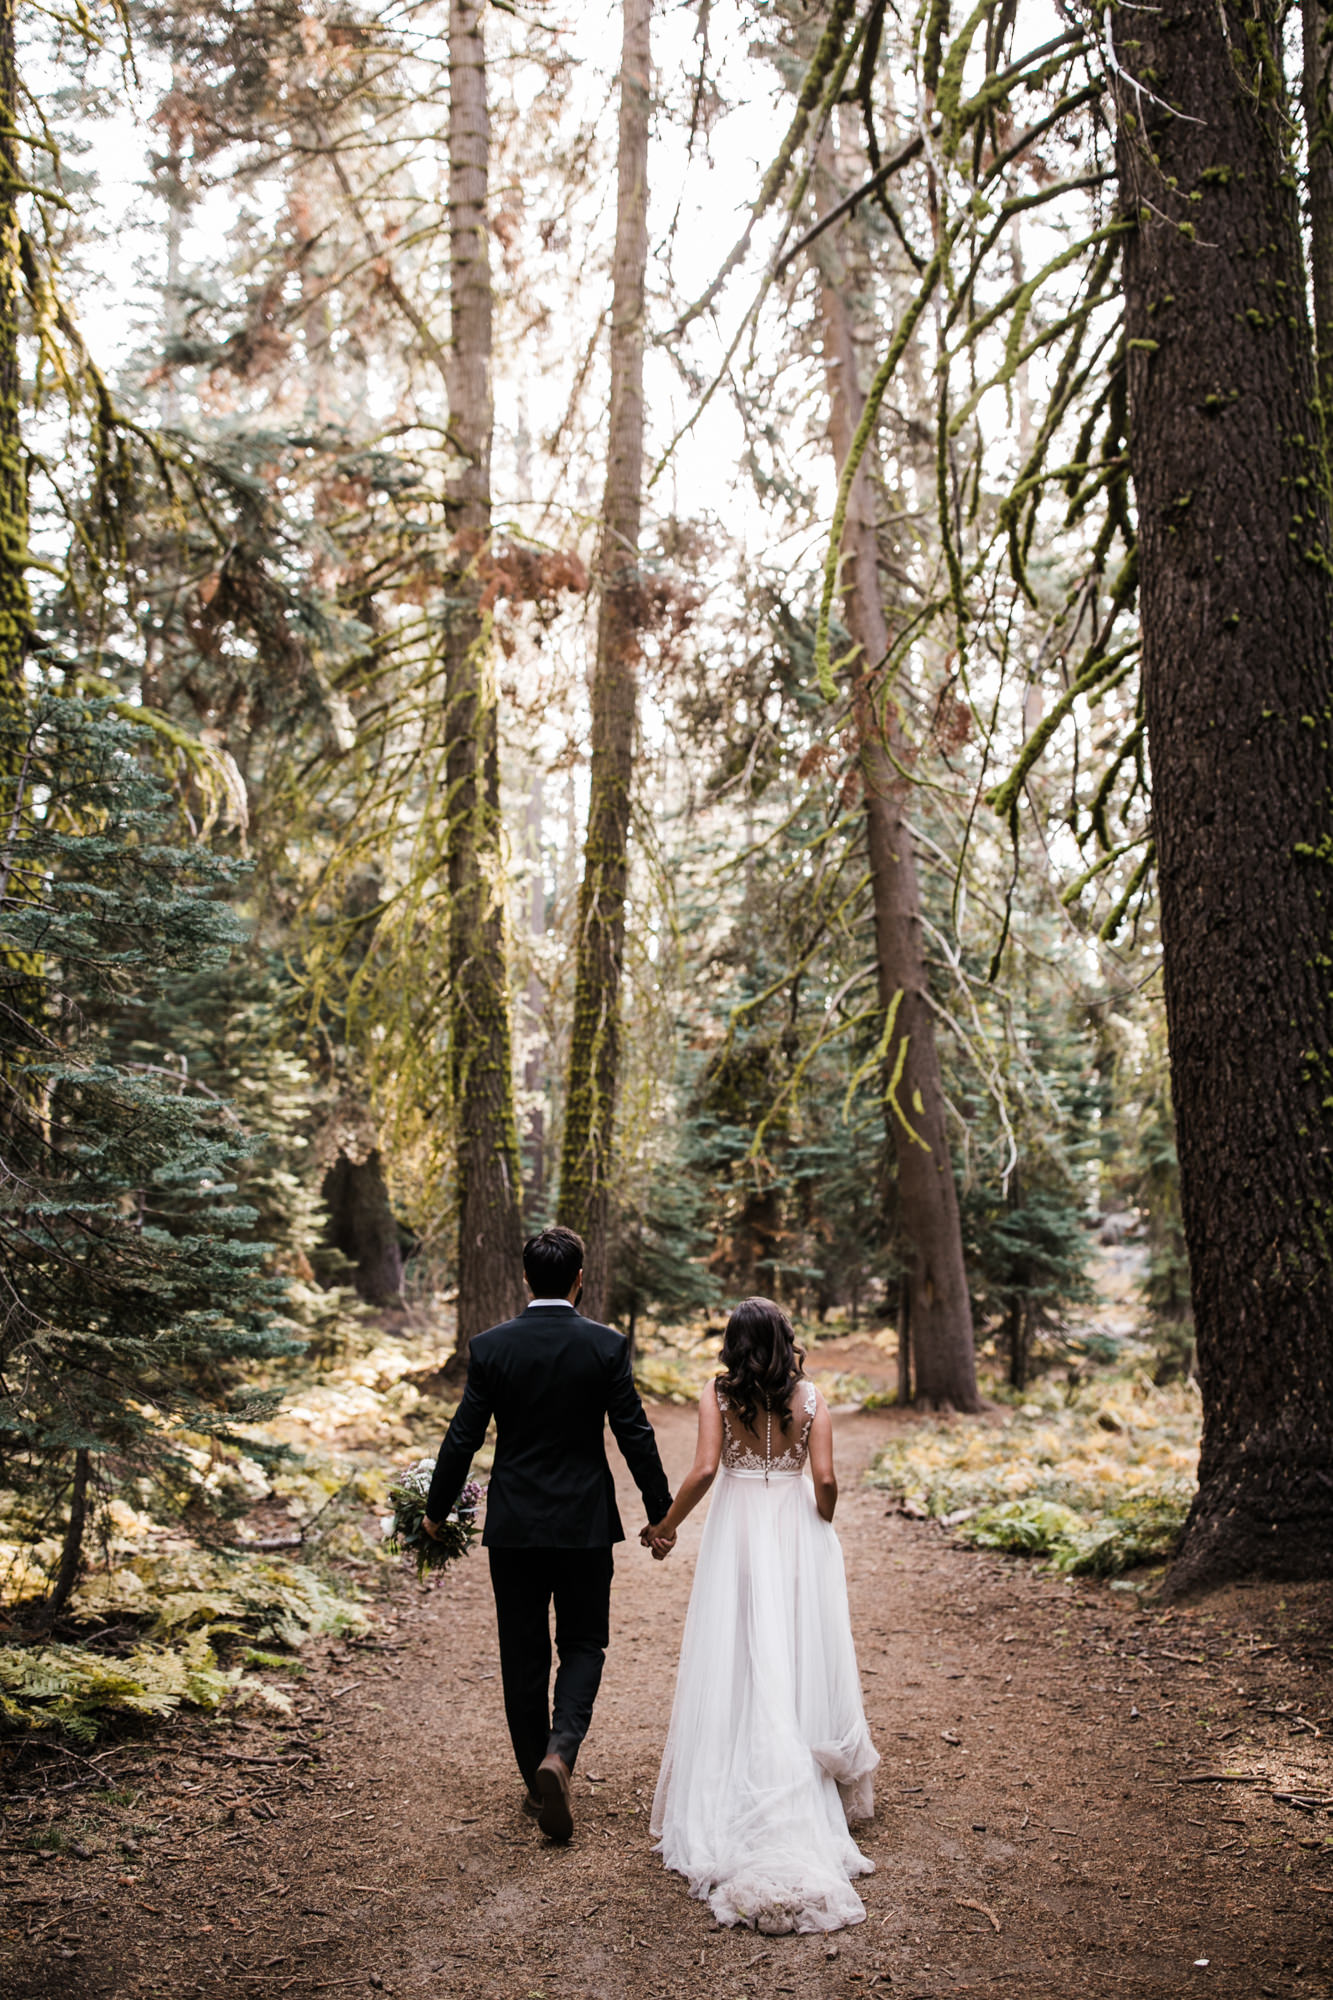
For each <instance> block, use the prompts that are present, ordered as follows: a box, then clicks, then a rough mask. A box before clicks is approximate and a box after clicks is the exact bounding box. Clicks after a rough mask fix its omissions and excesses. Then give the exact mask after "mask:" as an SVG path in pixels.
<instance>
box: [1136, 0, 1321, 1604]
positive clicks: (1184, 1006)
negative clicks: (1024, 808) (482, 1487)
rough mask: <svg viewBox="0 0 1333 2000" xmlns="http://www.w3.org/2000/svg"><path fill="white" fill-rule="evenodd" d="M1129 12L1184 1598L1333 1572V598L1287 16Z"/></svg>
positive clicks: (1189, 0)
mask: <svg viewBox="0 0 1333 2000" xmlns="http://www.w3.org/2000/svg"><path fill="white" fill-rule="evenodd" d="M1114 18H1115V21H1116V24H1117V28H1118V29H1119V30H1123V33H1124V35H1125V36H1126V37H1127V38H1128V37H1131V36H1132V38H1133V39H1126V40H1125V41H1123V42H1122V44H1121V47H1120V50H1119V61H1120V63H1121V64H1122V65H1123V67H1124V70H1125V71H1126V73H1127V77H1128V79H1130V80H1128V81H1122V82H1120V83H1119V85H1118V89H1119V100H1120V101H1119V113H1120V131H1119V135H1118V140H1117V146H1118V168H1119V175H1120V185H1121V193H1122V201H1123V204H1124V208H1125V212H1126V214H1127V216H1129V217H1130V218H1132V219H1133V220H1134V222H1135V223H1136V225H1137V226H1136V228H1135V229H1134V231H1133V233H1132V234H1131V235H1129V236H1128V237H1127V238H1126V253H1125V254H1126V264H1125V326H1126V336H1127V341H1128V348H1129V395H1130V452H1131V465H1132V470H1133V475H1134V482H1135V487H1136V490H1137V499H1138V512H1139V537H1140V541H1139V550H1140V570H1141V593H1142V594H1141V616H1142V625H1143V688H1144V702H1145V709H1146V715H1147V723H1148V738H1149V744H1150V747H1151V753H1152V774H1153V822H1154V831H1155V837H1156V843H1157V855H1158V871H1159V879H1160V894H1161V929H1162V948H1163V960H1164V972H1165V985H1166V1011H1167V1026H1168V1032H1169V1038H1170V1049H1171V1080H1172V1090H1173V1096H1174V1101H1175V1110H1176V1126H1177V1136H1178V1145H1179V1154H1180V1193H1181V1207H1182V1211H1183V1216H1184V1225H1185V1238H1186V1242H1187V1244H1188V1246H1189V1256H1190V1272H1191V1279H1192V1290H1193V1295H1194V1311H1195V1323H1196V1329H1197V1336H1198V1355H1199V1381H1200V1386H1201V1388H1202V1391H1203V1408H1204V1428H1203V1448H1202V1452H1201V1455H1200V1461H1199V1490H1198V1494H1197V1496H1196V1499H1195V1502H1194V1505H1193V1508H1192V1509H1191V1512H1190V1517H1189V1521H1188V1523H1187V1525H1186V1530H1185V1538H1184V1541H1183V1543H1182V1546H1181V1550H1180V1553H1179V1555H1178V1556H1177V1559H1176V1562H1175V1564H1174V1566H1173V1569H1172V1571H1171V1576H1170V1583H1171V1587H1172V1589H1174V1590H1177V1591H1179V1590H1181V1589H1184V1588H1187V1587H1191V1586H1194V1585H1197V1584H1201V1583H1208V1582H1212V1581H1215V1580H1217V1579H1220V1578H1222V1577H1226V1576H1229V1575H1234V1574H1237V1573H1239V1572H1243V1571H1258V1572H1263V1573H1266V1574H1269V1575H1275V1576H1276V1575H1288V1576H1290V1575H1312V1574H1323V1575H1326V1574H1327V1573H1328V1571H1329V1569H1330V1566H1333V1482H1331V1481H1330V1478H1329V1466H1330V1464H1333V1368H1330V1366H1329V1333H1328V1330H1329V1327H1330V1325H1333V1259H1331V1258H1330V1244H1329V1227H1330V1221H1329V1219H1330V1213H1331V1212H1333V1054H1331V1050H1333V999H1331V998H1330V990H1329V989H1330V977H1329V959H1328V934H1329V907H1330V901H1331V900H1333V875H1331V874H1330V861H1331V860H1333V751H1331V750H1330V742H1331V741H1333V728H1331V727H1330V716H1333V601H1331V599H1333V591H1331V590H1330V578H1329V561H1328V553H1327V547H1328V510H1327V501H1326V497H1325V492H1324V488H1323V483H1322V477H1321V465H1320V452H1319V448H1318V439H1317V433H1316V426H1315V424H1314V423H1313V421H1312V418H1311V407H1312V404H1313V402H1314V368H1313V362H1312V353H1311V340H1310V329H1309V325H1308V322H1307V318H1306V309H1305V290H1304V285H1303V282H1302V270H1301V243H1300V229H1299V216H1298V211H1297V199H1296V192H1295V186H1294V183H1293V180H1292V177H1291V172H1290V163H1289V159H1288V155H1287V125H1286V115H1285V106H1284V104H1283V102H1282V84H1281V61H1280V31H1279V26H1278V21H1279V10H1278V8H1277V7H1276V5H1275V4H1274V0H1261V4H1260V5H1259V6H1257V7H1249V6H1247V7H1244V8H1242V7H1240V6H1238V5H1237V4H1236V0H1221V4H1220V5H1218V4H1217V0H1178V3H1177V4H1176V5H1174V6H1173V7H1172V8H1171V9H1170V10H1169V11H1168V12H1166V13H1161V12H1153V11H1151V10H1141V9H1136V10H1135V11H1134V12H1133V14H1132V15H1130V14H1124V15H1123V16H1121V15H1117V16H1116V17H1114ZM1131 24H1132V25H1131ZM1241 50H1249V51H1250V52H1251V55H1250V58H1249V59H1247V60H1246V61H1245V62H1244V63H1242V62H1241V60H1240V56H1239V53H1238V52H1239V51H1241ZM1135 77H1143V78H1144V79H1146V81H1145V84H1144V87H1143V88H1142V89H1136V88H1135V87H1134V83H1133V81H1132V79H1133V78H1135ZM1163 101H1165V103H1169V104H1170V105H1172V106H1174V107H1175V109H1176V111H1177V112H1178V113H1179V114H1180V115H1178V116H1177V115H1173V114H1172V112H1170V111H1168V110H1166V109H1165V108H1164V102H1163ZM1186 225H1188V227H1187V226H1186Z"/></svg>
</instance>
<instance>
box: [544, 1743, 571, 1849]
mask: <svg viewBox="0 0 1333 2000" xmlns="http://www.w3.org/2000/svg"><path fill="white" fill-rule="evenodd" d="M537 1796H538V1798H539V1799H540V1800H541V1810H540V1812H539V1813H538V1814H537V1824H538V1826H539V1827H540V1828H541V1830H542V1832H543V1833H544V1834H545V1835H546V1836H547V1838H548V1840H560V1841H565V1840H568V1839H569V1837H570V1835H571V1834H572V1833H573V1831H574V1814H573V1811H572V1809H571V1804H570V1796H569V1766H568V1764H567V1763H566V1762H565V1760H564V1758H563V1757H558V1756H557V1755H556V1753H555V1751H554V1750H553V1751H552V1752H551V1754H550V1756H549V1757H543V1758H542V1761H541V1763H540V1764H539V1765H538V1766H537Z"/></svg>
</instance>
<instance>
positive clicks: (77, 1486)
mask: <svg viewBox="0 0 1333 2000" xmlns="http://www.w3.org/2000/svg"><path fill="white" fill-rule="evenodd" d="M88 1468H89V1455H88V1452H87V1450H86V1448H82V1447H81V1448H80V1449H79V1450H78V1451H76V1452H75V1454H74V1490H73V1492H72V1493H71V1495H70V1502H69V1521H68V1523H67V1525H66V1528H65V1540H64V1543H63V1545H62V1547H61V1550H60V1568H59V1569H58V1570H57V1571H56V1585H55V1589H54V1590H53V1591H52V1592H51V1595H50V1596H49V1597H48V1598H47V1600H46V1605H45V1608H44V1611H43V1614H42V1622H43V1623H44V1624H45V1625H47V1626H48V1627H50V1626H52V1625H54V1624H55V1622H56V1620H57V1618H59V1616H60V1614H61V1612H62V1611H63V1610H64V1608H65V1606H66V1605H67V1604H68V1603H69V1600H70V1595H71V1593H72V1592H73V1589H74V1586H75V1584H76V1583H77V1582H78V1578H79V1563H80V1561H81V1560H82V1557H83V1533H84V1529H85V1528H86V1526H87V1524H88Z"/></svg>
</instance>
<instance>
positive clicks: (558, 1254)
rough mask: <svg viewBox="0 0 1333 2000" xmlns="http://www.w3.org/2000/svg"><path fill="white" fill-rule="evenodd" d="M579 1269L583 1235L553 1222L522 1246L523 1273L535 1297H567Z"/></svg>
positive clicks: (581, 1257)
mask: <svg viewBox="0 0 1333 2000" xmlns="http://www.w3.org/2000/svg"><path fill="white" fill-rule="evenodd" d="M582 1269H583V1238H582V1237H581V1236H580V1235H579V1234H578V1232H577V1231H576V1230H573V1229H566V1228H564V1227H563V1226H562V1224H560V1223H558V1222H557V1223H556V1224H555V1225H554V1227H553V1228H551V1229H543V1230H542V1231H541V1232H540V1233H539V1234H538V1235H536V1236H529V1238H528V1240H527V1242H526V1243H525V1244H524V1245H523V1272H524V1275H525V1277H526V1278H527V1281H528V1283H529V1284H530V1285H531V1286H532V1296H533V1297H534V1298H535V1299H564V1298H568V1296H569V1293H570V1290H571V1288H572V1286H573V1283H574V1280H575V1278H577V1276H578V1274H579V1272H580V1271H581V1270H582Z"/></svg>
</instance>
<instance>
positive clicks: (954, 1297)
mask: <svg viewBox="0 0 1333 2000" xmlns="http://www.w3.org/2000/svg"><path fill="white" fill-rule="evenodd" d="M819 266H820V287H819V301H820V305H819V310H820V324H821V329H822V333H823V341H824V368H825V374H826V378H827V381H828V396H829V438H830V441H831V443H832V445H833V451H834V456H835V458H836V459H837V462H838V465H839V466H840V467H841V466H842V465H843V464H844V463H845V462H846V458H847V454H848V452H849V451H850V449H851V444H852V438H853V436H854V434H855V431H856V426H857V424H858V422H859V421H860V417H861V410H862V406H863V398H862V395H861V389H860V383H859V379H858V374H859V371H858V368H857V357H856V343H855V341H854V339H853V335H852V323H851V315H850V314H849V312H848V310H847V301H846V297H845V295H844V289H843V285H842V283H841V282H840V277H841V274H840V273H839V272H838V271H837V270H836V269H835V267H834V253H833V249H832V246H831V245H830V243H829V239H828V238H827V237H826V238H825V239H824V240H823V243H822V244H821V254H820V258H819ZM873 467H874V455H873V453H872V452H867V453H866V455H865V457H864V459H863V460H862V462H861V468H860V471H859V473H858V475H857V478H856V481H855V483H854V485H853V487H852V492H851V498H850V502H849V505H848V510H847V529H846V534H845V536H844V539H843V551H844V553H843V594H842V603H843V618H844V620H845V622H846V625H847V629H848V631H849V633H850V634H851V636H852V639H853V640H854V641H855V643H856V646H857V648H858V655H857V659H856V662H855V664H854V665H853V667H852V675H853V683H852V709H853V716H854V720H855V725H856V731H857V740H858V745H859V751H858V754H859V759H860V766H861V787H862V792H863V795H864V799H865V814H866V844H867V847H868V850H869V861H870V878H871V892H872V896H873V900H874V918H875V956H876V966H877V971H878V978H879V1004H880V1006H881V1008H882V1009H883V1010H884V1015H885V1019H886V1020H887V1019H888V1018H889V1015H890V1010H893V1013H892V1032H891V1035H890V1039H889V1043H888V1047H887V1049H886V1051H885V1066H884V1122H885V1129H886V1133H887V1137H888V1141H889V1145H890V1148H891V1150H892V1152H893V1155H894V1159H895V1162H896V1165H897V1200H896V1203H895V1207H896V1211H897V1216H898V1226H899V1228H900V1230H901V1233H902V1236H903V1239H904V1268H905V1273H906V1280H907V1286H908V1292H909V1297H908V1301H907V1310H906V1312H905V1314H903V1315H902V1320H903V1322H904V1323H905V1324H906V1325H907V1326H909V1327H910V1329H911V1356H912V1365H913V1366H914V1368H915V1375H916V1393H917V1396H918V1397H920V1398H922V1399H924V1400H925V1401H927V1402H930V1403H933V1404H937V1405H938V1404H942V1403H950V1404H952V1405H953V1407H954V1408H955V1409H958V1410H976V1409H979V1408H980V1406H981V1403H980V1397H979V1396H978V1394H977V1372H976V1346H975V1342H974V1339H973V1333H972V1306H971V1300H970V1297H969V1295H968V1289H967V1272H966V1270H965V1268H964V1264H963V1235H962V1227H961V1223H960V1220H959V1214H958V1190H957V1188H956V1187H955V1185H954V1177H953V1161H952V1158H951V1157H950V1153H949V1137H948V1132H947V1131H946V1129H945V1112H944V1089H943V1085H942V1083H941V1080H940V1064H939V1055H938V1052H937V1050H936V1047H935V1027H934V1022H933V1019H932V1017H931V1012H930V1002H929V1000H928V998H927V974H926V961H925V950H924V940H923V938H922V931H921V890H920V886H919V884H918V881H917V873H916V855H915V852H914V843H913V840H912V829H911V827H910V826H909V824H908V820H907V796H908V791H909V786H908V785H907V784H906V783H905V781H904V780H903V779H902V778H901V777H900V776H899V775H898V769H897V768H895V759H896V763H897V765H898V766H901V765H902V763H903V756H904V745H903V743H902V741H901V737H900V734H899V731H898V726H897V723H896V721H895V718H894V713H893V707H892V689H891V688H890V687H889V686H888V685H887V683H886V681H885V677H884V673H883V670H882V662H883V660H884V657H885V655H886V654H887V652H888V649H889V632H888V624H887V621H886V619H885V615H884V602H883V598H882V595H881V591H880V582H879V543H878V536H877V532H876V527H875V495H874V485H873V484H872V480H873ZM891 753H892V754H891Z"/></svg>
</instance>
